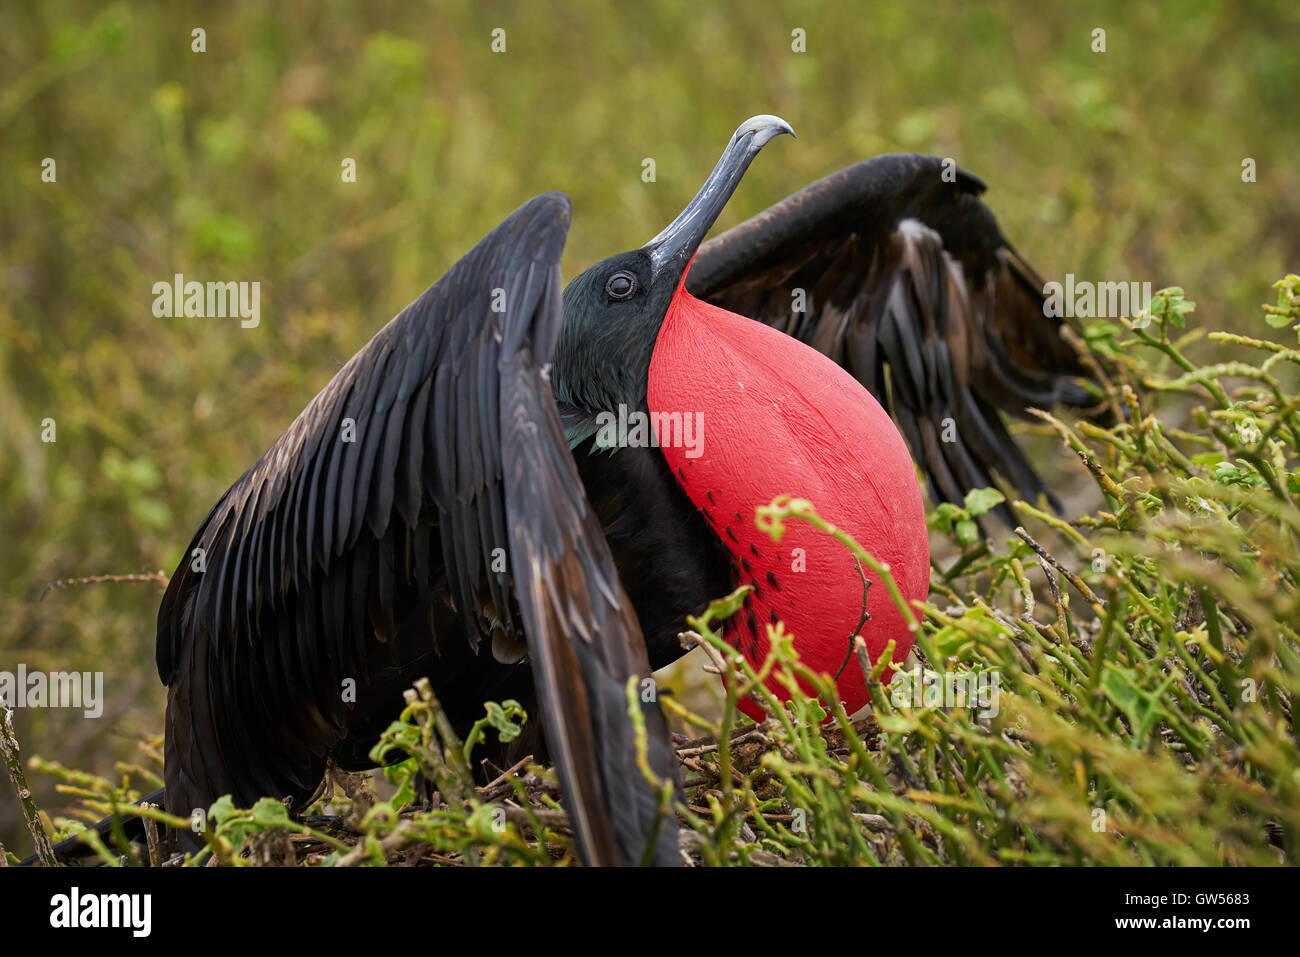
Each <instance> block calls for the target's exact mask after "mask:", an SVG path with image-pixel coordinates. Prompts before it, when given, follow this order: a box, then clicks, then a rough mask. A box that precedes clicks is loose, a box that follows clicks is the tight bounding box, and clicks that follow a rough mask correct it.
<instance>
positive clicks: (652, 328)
mask: <svg viewBox="0 0 1300 957" xmlns="http://www.w3.org/2000/svg"><path fill="white" fill-rule="evenodd" d="M781 133H789V134H790V135H791V136H793V135H794V130H792V129H791V128H790V124H788V123H787V122H786V121H785V120H783V119H780V118H779V117H775V116H767V115H763V116H755V117H753V118H752V119H749V120H746V121H745V122H744V123H742V124H741V125H740V127H739V128H738V129H737V130H736V132H735V133H734V134H733V135H732V137H731V141H730V142H729V143H728V144H727V148H726V149H725V150H724V151H723V153H722V157H721V159H719V160H718V163H717V165H716V166H715V167H714V168H713V172H712V173H711V174H710V175H709V178H708V179H707V180H706V181H705V183H704V186H702V187H701V188H700V191H699V193H697V194H696V196H695V198H694V199H693V200H691V202H690V203H689V204H688V205H687V207H686V208H685V209H684V210H682V212H681V214H680V215H679V216H678V217H677V218H676V219H675V220H673V222H672V223H671V224H670V225H669V226H668V228H667V229H665V230H664V231H663V232H661V233H660V234H659V235H658V236H656V237H655V238H654V239H652V240H650V242H648V243H646V244H645V245H644V246H642V247H641V248H640V249H634V250H632V251H631V252H626V253H620V254H619V255H617V256H611V257H610V258H609V259H605V260H602V261H601V262H599V263H597V264H596V265H594V266H592V267H591V268H590V269H588V270H587V271H586V272H583V273H582V274H581V275H579V276H577V277H576V278H575V279H574V280H573V281H572V282H570V283H569V285H568V287H567V288H566V289H565V290H564V328H563V330H562V331H561V333H560V341H559V343H558V344H557V346H556V349H555V354H554V356H553V358H552V376H551V385H552V388H553V389H554V391H555V397H556V398H557V399H559V400H560V401H562V402H566V403H570V404H573V405H576V406H579V407H581V408H584V409H588V410H592V411H599V410H610V411H615V410H616V409H617V406H618V404H619V403H624V404H626V405H627V406H628V407H629V408H644V406H645V394H646V380H647V377H648V375H649V369H650V355H651V353H652V352H653V351H654V344H655V339H656V338H657V337H658V335H659V327H660V326H661V325H662V324H663V321H664V316H665V315H666V314H667V312H668V307H669V304H670V303H671V302H672V299H673V294H674V293H675V292H676V291H677V287H678V286H679V285H680V284H681V282H682V280H683V278H684V277H685V275H686V269H687V266H688V265H689V264H690V261H691V257H692V256H694V255H695V250H696V249H698V248H699V245H700V243H701V242H703V240H704V237H705V235H707V234H708V231H709V229H710V228H711V227H712V226H713V223H714V221H715V220H717V218H718V215H719V214H720V213H721V212H722V209H723V207H724V206H726V205H727V200H729V199H730V198H731V194H732V193H734V192H735V190H736V187H737V186H738V185H740V180H741V177H743V176H744V175H745V170H747V169H748V168H749V164H750V163H751V162H752V161H753V159H754V157H755V156H757V155H758V151H759V150H761V149H762V148H763V147H764V146H765V145H766V144H767V143H768V141H769V140H771V139H772V138H773V137H774V136H778V135H779V134H781Z"/></svg>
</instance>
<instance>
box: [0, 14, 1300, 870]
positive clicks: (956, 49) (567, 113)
mask: <svg viewBox="0 0 1300 957" xmlns="http://www.w3.org/2000/svg"><path fill="white" fill-rule="evenodd" d="M486 7H487V5H485V4H481V3H471V2H442V3H438V4H436V5H435V6H424V5H414V4H411V5H405V4H395V3H384V2H378V3H376V2H368V3H345V2H328V3H301V2H289V3H277V4H264V3H256V2H244V0H240V2H233V3H227V4H222V5H220V8H219V9H215V10H213V9H207V8H206V7H205V6H201V5H198V4H194V5H187V4H184V3H166V4H163V3H141V4H130V5H127V4H115V5H104V4H99V3H88V2H80V3H68V2H59V0H52V2H40V3H31V4H24V3H12V2H11V3H7V4H6V5H5V7H4V10H3V12H2V13H0V80H2V83H0V164H2V167H0V168H2V170H3V175H2V176H0V251H2V252H0V370H3V375H2V376H0V461H3V468H2V470H0V543H3V547H2V548H0V578H2V579H3V582H4V585H3V588H0V670H14V669H15V668H16V666H17V663H18V662H20V661H21V662H25V663H26V664H27V666H28V667H29V668H32V669H40V670H62V669H73V668H75V669H78V670H103V671H104V672H105V681H106V694H107V701H106V709H105V713H104V716H103V718H101V719H100V720H98V721H88V720H84V719H83V718H82V717H81V716H80V713H79V712H67V711H42V712H36V711H31V712H28V711H20V712H19V713H18V714H17V721H16V723H17V728H18V732H19V735H20V738H21V740H22V742H23V744H24V748H25V753H26V754H28V755H30V754H31V753H33V752H37V753H40V754H41V755H43V756H45V757H47V758H53V759H57V760H60V761H62V762H64V763H66V764H69V765H73V766H77V767H82V768H85V769H87V770H93V771H97V772H99V773H103V774H109V775H111V774H112V769H113V761H114V760H115V759H120V758H123V757H129V756H130V754H131V750H132V747H133V742H134V740H135V739H136V737H137V736H138V735H139V734H140V733H142V732H146V731H148V732H157V731H159V730H160V729H161V727H162V709H163V705H164V690H163V688H162V687H161V686H160V685H159V684H158V681H157V676H156V673H155V672H154V667H153V639H154V616H155V613H156V608H157V601H158V589H157V588H156V587H155V586H151V585H97V586H90V587H85V588H79V589H72V590H62V591H56V592H54V593H52V594H51V595H49V596H48V597H46V599H45V600H44V601H38V600H37V599H38V596H39V594H40V592H41V589H42V588H43V586H44V585H45V584H46V583H47V582H49V581H51V580H53V579H58V578H62V577H70V576H83V575H96V574H103V573H132V572H140V571H155V570H158V569H165V570H166V571H168V572H170V571H171V569H172V568H173V567H174V566H175V564H176V562H177V561H178V560H179V558H180V556H181V553H182V550H183V549H184V546H185V545H186V543H187V542H188V540H189V538H190V535H191V534H192V532H193V530H194V529H195V528H196V527H197V525H198V524H199V522H200V521H201V520H202V518H203V516H204V515H205V514H206V512H207V510H208V508H209V507H210V506H211V505H212V503H213V502H214V501H215V500H216V499H217V497H218V496H219V495H220V494H221V493H222V491H223V490H224V489H225V488H226V487H227V486H228V485H229V484H230V483H231V482H232V481H233V480H234V479H235V478H236V477H238V475H239V474H240V473H241V472H242V471H243V470H244V468H245V467H247V466H248V465H249V464H250V463H251V462H252V461H253V460H254V459H256V457H257V456H258V455H259V454H260V453H261V452H262V451H263V450H264V449H265V448H266V447H267V445H269V444H270V443H271V441H272V440H274V438H275V437H276V436H277V435H278V434H279V433H280V432H281V431H282V430H283V429H284V428H285V426H287V425H288V423H289V422H290V421H291V420H292V419H293V417H294V416H295V415H296V414H297V412H298V411H299V410H300V409H301V408H302V406H303V405H305V404H306V402H307V401H308V400H309V399H310V398H311V396H312V395H313V394H315V392H316V391H317V390H318V389H319V388H320V387H321V386H323V385H324V384H325V382H326V381H328V379H329V378H330V377H331V376H332V375H333V374H334V372H335V371H336V370H337V368H338V366H337V364H336V363H337V362H338V361H343V360H346V359H347V358H348V357H349V356H350V355H351V354H352V353H353V352H354V351H356V349H357V348H359V347H360V346H361V345H362V344H364V342H365V341H366V340H367V339H368V338H369V337H370V336H371V335H372V334H373V333H374V332H375V330H377V329H378V328H379V327H380V326H381V325H382V324H383V322H385V321H386V320H387V319H388V318H389V317H390V316H391V315H393V314H394V313H395V312H396V311H397V310H399V309H400V308H401V307H402V306H403V305H405V304H406V303H407V302H408V301H410V300H411V299H412V298H414V297H415V296H416V295H417V294H418V293H419V292H420V291H422V290H423V289H424V288H425V287H426V286H427V285H428V284H430V283H431V282H432V281H434V280H435V279H437V278H438V276H440V275H441V274H442V273H443V271H444V270H445V269H446V268H447V267H448V266H450V265H451V264H452V263H453V262H454V261H455V260H456V258H457V257H458V256H459V255H460V254H461V253H462V252H464V251H465V250H466V249H467V248H468V247H469V246H470V245H472V244H473V243H474V242H475V241H476V240H477V239H478V238H479V237H480V236H482V235H483V233H485V232H486V231H487V230H488V229H490V228H491V227H492V226H493V225H495V224H496V223H497V222H499V221H500V220H501V219H502V218H503V217H504V216H505V215H506V214H507V213H509V212H510V211H511V210H512V209H514V208H515V207H516V206H518V205H519V204H520V203H522V202H523V201H524V200H526V199H528V198H529V197H530V196H533V195H534V194H536V193H539V192H541V191H543V190H550V189H560V190H564V191H566V192H567V193H568V194H569V195H570V196H571V197H572V198H573V202H574V209H575V218H574V225H573V228H572V231H571V233H570V238H569V245H568V250H567V255H566V262H565V271H566V275H569V276H571V275H573V274H575V273H576V272H577V271H578V270H579V269H581V268H583V267H585V266H586V265H588V264H590V263H591V262H593V261H595V260H596V259H599V258H602V257H604V256H606V255H609V254H611V253H614V252H616V251H620V250H623V249H627V248H631V247H634V246H638V245H640V244H641V243H643V242H645V240H646V239H648V238H649V237H650V236H652V235H653V234H654V233H656V232H657V231H658V230H659V229H660V228H662V227H663V225H664V224H665V223H667V222H668V221H669V220H670V219H671V218H672V217H673V216H674V215H675V214H676V212H677V211H678V210H679V209H680V208H681V207H682V205H683V204H684V203H685V202H686V201H687V200H688V199H689V198H690V196H691V195H692V194H693V193H694V191H695V189H696V188H697V187H698V186H699V184H700V182H701V181H702V180H703V177H704V176H705V175H706V174H707V172H708V171H709V169H711V168H712V164H713V162H714V160H715V159H716V157H717V154H718V152H719V150H720V149H721V147H722V145H723V144H724V143H725V141H726V139H727V137H728V136H729V135H730V133H731V131H732V130H733V129H734V128H735V126H736V125H737V124H738V123H739V122H740V121H741V120H743V119H745V118H746V117H748V116H750V115H752V114H755V113H763V112H771V113H778V114H780V115H782V116H784V117H785V118H786V119H788V120H789V121H790V122H791V123H792V124H793V125H794V127H795V129H796V130H797V131H798V133H799V140H798V142H794V141H789V140H786V141H781V142H777V143H775V144H773V146H772V147H771V148H769V149H768V150H767V151H765V152H764V154H763V156H762V157H761V159H760V160H759V161H758V162H757V163H756V164H755V165H754V167H753V168H752V170H751V171H750V173H749V175H748V176H747V178H746V181H745V183H744V185H743V187H742V188H741V190H740V191H739V193H738V194H737V195H736V197H735V198H734V200H733V201H732V203H731V205H730V208H729V210H728V212H727V213H726V214H725V215H724V217H723V220H722V221H721V222H720V226H726V225H730V224H731V223H734V222H737V221H739V220H740V219H741V218H744V217H746V216H749V215H751V214H753V213H755V212H757V211H759V210H761V209H762V208H764V207H766V206H767V205H769V204H771V203H772V202H775V201H776V200H778V199H780V198H781V197H783V196H785V195H786V194H788V193H790V192H792V191H794V190H796V189H798V188H799V187H801V186H803V185H805V184H806V183H808V182H810V181H811V180H813V179H815V178H817V177H820V176H822V175H824V174H826V173H829V172H831V171H833V170H835V169H838V168H839V167H841V166H844V165H846V164H848V163H851V162H854V161H856V160H858V159H861V158H863V157H866V156H870V155H873V154H876V153H882V152H889V151H895V150H917V151H924V152H930V153H937V154H939V155H944V156H952V157H954V158H956V159H957V161H958V162H959V163H960V164H961V165H963V166H965V167H966V168H968V169H970V170H972V171H974V172H976V173H978V174H979V175H980V176H982V177H983V178H984V179H985V180H986V181H987V182H988V183H989V186H990V193H989V196H988V202H989V204H990V206H991V207H992V208H993V209H994V211H995V212H996V213H997V214H998V216H999V218H1000V221H1001V224H1002V227H1003V230H1004V232H1005V233H1006V234H1007V236H1008V237H1010V239H1011V240H1012V242H1013V243H1015V244H1016V245H1017V246H1018V248H1019V249H1020V250H1021V251H1022V252H1023V253H1024V254H1025V255H1026V256H1027V258H1028V259H1029V260H1030V261H1031V262H1033V263H1034V264H1035V265H1036V266H1037V268H1038V269H1039V270H1040V271H1041V272H1042V273H1043V274H1044V275H1045V276H1046V277H1047V278H1059V277H1061V276H1063V274H1064V273H1065V272H1067V271H1068V272H1074V273H1075V274H1076V276H1079V277H1087V278H1093V279H1137V280H1150V281H1152V282H1153V283H1154V285H1155V287H1156V288H1159V287H1160V286H1163V285H1170V284H1179V285H1182V286H1184V287H1186V288H1187V290H1188V295H1189V296H1190V297H1191V298H1193V299H1195V300H1197V302H1198V303H1199V310H1198V313H1197V318H1198V320H1199V321H1200V322H1202V323H1206V324H1209V325H1214V326H1219V327H1228V328H1232V327H1234V326H1241V325H1244V324H1245V323H1246V322H1248V321H1251V322H1253V321H1255V319H1254V317H1255V316H1257V305H1258V303H1260V302H1262V301H1265V300H1271V299H1272V297H1273V293H1272V291H1271V290H1270V289H1269V284H1270V283H1271V282H1272V281H1273V280H1275V279H1276V278H1278V277H1279V276H1280V275H1281V274H1283V273H1284V272H1286V271H1287V270H1291V271H1300V226H1298V225H1297V224H1298V223H1300V178H1298V177H1297V174H1296V163H1297V157H1300V123H1297V117H1298V116H1300V112H1298V111H1297V92H1298V91H1300V62H1298V61H1300V52H1298V51H1300V5H1297V4H1296V3H1295V2H1294V0H1278V2H1275V3H1236V2H1222V3H1220V2H1195V3H1183V4H1167V5H1161V4H1150V5H1137V4H1132V3H1125V2H1103V3H1093V4H1089V5H1088V9H1086V10H1078V11H1072V12H1067V11H1064V10H1059V9H1046V8H1045V7H1044V5H1043V4H1041V3H1037V2H1029V0H1026V2H1006V3H995V4H990V5H975V4H970V3H963V2H959V0H931V2H929V3H926V4H908V5H899V6H876V5H869V4H848V3H838V2H826V3H804V2H800V3H795V2H789V3H785V2H777V0H746V2H743V3H740V2H737V3H727V4H718V5H708V7H702V5H700V4H697V3H692V2H670V3H657V4H651V3H644V4H635V5H632V4H627V5H614V4H569V3H550V2H530V3H526V4H525V3H519V4H493V5H492V7H493V9H490V10H489V9H486ZM196 27H202V28H204V29H205V30H206V46H207V51H206V52H205V53H195V52H192V51H191V42H192V41H191V31H192V30H193V29H194V28H196ZM498 27H499V28H503V29H504V30H505V31H506V52H505V53H494V52H492V50H491V40H492V37H491V33H492V30H493V29H494V28H498ZM796 28H799V29H802V30H804V31H806V44H807V51H806V52H805V53H795V52H792V50H791V32H792V31H793V30H795V29H796ZM1096 28H1103V29H1105V31H1106V52H1105V53H1094V52H1092V49H1091V47H1092V43H1093V38H1092V31H1093V30H1094V29H1096ZM45 157H52V158H54V159H55V161H56V163H57V182H55V183H45V182H42V181H41V164H42V160H43V159H44V158H45ZM345 157H351V158H354V159H355V160H356V164H357V182H356V183H344V182H342V179H341V177H340V170H341V166H340V164H341V162H342V160H343V159H344V158H345ZM645 157H652V158H654V159H655V161H656V165H657V182H655V183H653V184H646V183H644V182H643V181H642V179H641V170H642V166H641V164H642V160H643V158H645ZM1245 157H1252V158H1254V159H1255V160H1256V162H1257V167H1258V172H1257V177H1258V182H1256V183H1254V184H1245V183H1243V182H1242V180H1241V163H1242V160H1243V158H1245ZM176 272H181V273H184V274H185V275H186V277H187V278H189V279H198V280H200V281H203V280H209V279H214V280H223V281H225V280H235V281H240V280H245V281H253V280H257V281H260V282H261V284H262V300H261V308H262V321H261V325H260V327H258V328H257V329H241V328H240V327H239V323H238V320H234V319H157V318H155V317H154V316H153V314H152V311H151V306H152V302H153V295H152V292H151V287H152V285H153V283H155V282H158V281H160V280H169V279H170V278H171V276H172V274H173V273H176ZM46 417H52V418H54V419H55V420H56V421H57V429H58V433H57V435H58V440H57V442H56V443H54V444H44V443H42V441H41V421H42V419H44V418H46ZM1043 448H1044V449H1046V448H1047V446H1044V447H1043ZM1048 454H1049V455H1050V454H1052V453H1051V452H1048ZM33 783H34V784H35V790H36V793H37V797H38V799H39V800H40V801H41V802H42V803H43V805H44V806H45V807H46V808H47V809H49V810H51V811H55V810H57V809H58V808H60V807H61V806H62V805H63V804H64V803H65V802H64V801H62V800H61V799H59V798H57V797H56V796H55V795H53V793H52V787H51V785H50V784H49V782H48V781H47V780H45V779H41V778H37V779H36V780H35V781H34V782H33ZM0 841H3V842H4V843H6V844H7V845H9V846H10V847H11V848H13V849H14V850H17V851H20V852H22V853H27V852H28V851H29V850H30V847H29V844H30V842H29V840H28V839H27V838H26V837H25V836H22V835H20V833H19V827H18V823H17V814H16V802H15V801H14V800H13V796H12V794H10V792H9V790H8V787H7V785H5V786H3V787H0Z"/></svg>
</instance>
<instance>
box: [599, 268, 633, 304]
mask: <svg viewBox="0 0 1300 957" xmlns="http://www.w3.org/2000/svg"><path fill="white" fill-rule="evenodd" d="M634 292H636V277H635V276H633V275H632V274H631V273H630V272H616V273H614V275H612V276H610V277H609V281H608V282H607V283H605V293H606V295H608V296H609V298H610V299H627V298H629V297H630V296H631V295H632V293H634Z"/></svg>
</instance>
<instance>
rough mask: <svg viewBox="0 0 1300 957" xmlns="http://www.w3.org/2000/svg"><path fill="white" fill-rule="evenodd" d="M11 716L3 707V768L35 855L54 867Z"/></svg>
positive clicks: (0, 742) (0, 749) (0, 723)
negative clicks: (11, 785)
mask: <svg viewBox="0 0 1300 957" xmlns="http://www.w3.org/2000/svg"><path fill="white" fill-rule="evenodd" d="M13 718H14V712H13V709H12V708H5V709H4V718H3V720H0V754H2V755H3V756H4V762H5V770H7V771H8V772H9V780H10V781H11V782H12V783H13V786H14V793H15V794H17V795H18V804H19V805H20V806H21V807H22V809H23V821H24V822H25V823H26V824H27V830H28V831H29V832H31V835H32V841H33V842H34V843H35V844H36V856H37V858H39V859H40V862H41V864H43V865H44V866H45V867H56V866H58V861H57V860H56V859H55V857H54V847H53V845H52V844H50V836H49V835H48V834H46V833H45V828H44V827H42V826H41V816H40V812H39V811H37V809H36V802H35V801H34V800H33V799H32V792H31V791H29V790H28V788H27V778H26V777H25V776H24V775H23V765H22V762H21V761H20V760H19V758H18V751H19V750H20V749H19V747H18V738H17V737H16V736H15V735H14V722H13Z"/></svg>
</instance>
